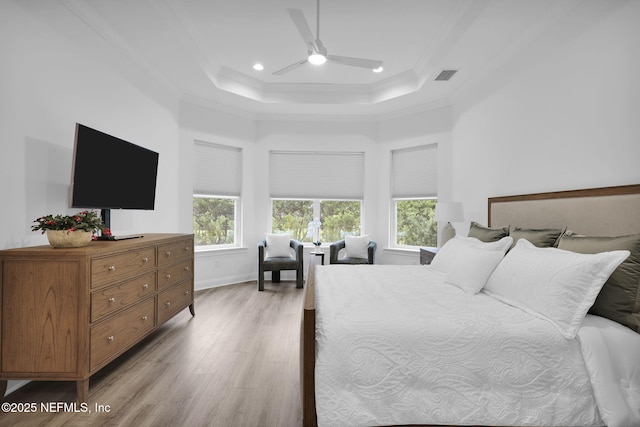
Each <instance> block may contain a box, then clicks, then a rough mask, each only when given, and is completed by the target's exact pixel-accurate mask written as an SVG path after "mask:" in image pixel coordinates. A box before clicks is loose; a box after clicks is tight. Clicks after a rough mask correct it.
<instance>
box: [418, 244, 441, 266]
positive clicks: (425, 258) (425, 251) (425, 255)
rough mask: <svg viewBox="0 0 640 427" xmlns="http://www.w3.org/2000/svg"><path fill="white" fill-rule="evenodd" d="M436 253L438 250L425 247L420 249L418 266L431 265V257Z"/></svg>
mask: <svg viewBox="0 0 640 427" xmlns="http://www.w3.org/2000/svg"><path fill="white" fill-rule="evenodd" d="M437 253H438V248H432V247H426V248H420V264H422V265H428V264H431V261H432V260H433V257H434V256H436V254H437Z"/></svg>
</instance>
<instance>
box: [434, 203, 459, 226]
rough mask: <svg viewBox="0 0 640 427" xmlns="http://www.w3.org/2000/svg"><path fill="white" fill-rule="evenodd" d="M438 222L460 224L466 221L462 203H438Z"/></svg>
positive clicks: (436, 218)
mask: <svg viewBox="0 0 640 427" xmlns="http://www.w3.org/2000/svg"><path fill="white" fill-rule="evenodd" d="M435 220H436V221H442V222H444V221H446V222H460V221H464V213H463V210H462V203H460V202H438V203H436V215H435Z"/></svg>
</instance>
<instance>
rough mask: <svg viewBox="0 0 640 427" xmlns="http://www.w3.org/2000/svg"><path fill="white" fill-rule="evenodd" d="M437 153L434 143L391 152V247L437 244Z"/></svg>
mask: <svg viewBox="0 0 640 427" xmlns="http://www.w3.org/2000/svg"><path fill="white" fill-rule="evenodd" d="M437 155H438V146H437V145H436V144H431V145H422V146H418V147H411V148H405V149H401V150H394V151H392V152H391V159H392V160H391V162H392V164H391V168H392V172H391V176H392V185H391V191H392V195H391V197H392V201H393V203H392V206H393V214H392V223H393V227H392V242H393V246H396V247H417V246H437V223H436V221H435V219H434V215H435V206H436V201H437V177H438V167H437V166H438V163H437Z"/></svg>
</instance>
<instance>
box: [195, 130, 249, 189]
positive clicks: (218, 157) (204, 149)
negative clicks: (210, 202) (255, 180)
mask: <svg viewBox="0 0 640 427" xmlns="http://www.w3.org/2000/svg"><path fill="white" fill-rule="evenodd" d="M241 191H242V149H241V148H237V147H230V146H226V145H219V144H212V143H208V142H202V141H195V143H194V147H193V193H194V194H206V195H216V196H240V192H241Z"/></svg>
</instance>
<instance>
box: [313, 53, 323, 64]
mask: <svg viewBox="0 0 640 427" xmlns="http://www.w3.org/2000/svg"><path fill="white" fill-rule="evenodd" d="M309 62H311V63H312V64H313V65H322V64H324V63H325V62H327V57H326V56H324V55H322V54H320V53H312V54H311V55H309Z"/></svg>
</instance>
